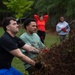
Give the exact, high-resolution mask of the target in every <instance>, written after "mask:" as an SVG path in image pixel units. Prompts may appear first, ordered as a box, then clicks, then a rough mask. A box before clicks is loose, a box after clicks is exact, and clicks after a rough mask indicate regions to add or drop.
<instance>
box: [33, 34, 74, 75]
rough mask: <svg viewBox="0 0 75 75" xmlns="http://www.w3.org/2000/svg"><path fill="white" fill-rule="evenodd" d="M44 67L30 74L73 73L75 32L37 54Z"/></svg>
mask: <svg viewBox="0 0 75 75" xmlns="http://www.w3.org/2000/svg"><path fill="white" fill-rule="evenodd" d="M37 60H39V61H41V62H42V63H43V64H44V66H45V68H44V69H40V70H37V69H35V71H34V72H33V73H32V75H75V34H74V33H73V34H72V35H70V37H69V39H68V40H66V41H63V42H62V43H60V44H59V45H53V46H52V47H51V48H50V49H49V50H48V51H47V52H46V53H44V54H40V55H39V56H37Z"/></svg>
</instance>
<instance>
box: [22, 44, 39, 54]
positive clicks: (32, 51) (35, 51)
mask: <svg viewBox="0 0 75 75" xmlns="http://www.w3.org/2000/svg"><path fill="white" fill-rule="evenodd" d="M23 49H24V50H26V51H28V52H31V53H39V50H38V49H36V48H35V47H32V46H30V45H27V44H26V45H24V46H23Z"/></svg>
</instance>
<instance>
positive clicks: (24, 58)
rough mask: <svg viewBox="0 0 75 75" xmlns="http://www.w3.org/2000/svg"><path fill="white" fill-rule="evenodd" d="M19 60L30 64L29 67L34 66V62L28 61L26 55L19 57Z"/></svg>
mask: <svg viewBox="0 0 75 75" xmlns="http://www.w3.org/2000/svg"><path fill="white" fill-rule="evenodd" d="M18 58H19V59H20V60H22V61H23V62H25V63H28V64H30V65H33V66H35V63H36V62H35V61H34V60H32V59H30V58H29V57H27V56H26V55H24V54H23V55H22V56H21V57H18Z"/></svg>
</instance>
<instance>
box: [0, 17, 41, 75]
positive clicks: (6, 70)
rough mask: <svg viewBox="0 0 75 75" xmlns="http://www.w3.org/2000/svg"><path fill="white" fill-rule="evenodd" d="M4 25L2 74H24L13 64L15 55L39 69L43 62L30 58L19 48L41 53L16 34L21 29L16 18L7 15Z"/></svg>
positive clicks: (0, 45) (0, 42) (0, 59)
mask: <svg viewBox="0 0 75 75" xmlns="http://www.w3.org/2000/svg"><path fill="white" fill-rule="evenodd" d="M2 26H3V29H4V31H5V33H4V34H3V35H2V36H1V37H0V75H23V74H22V73H21V72H19V71H18V70H16V69H15V68H14V67H12V66H11V63H12V59H13V58H14V56H15V57H17V58H19V59H20V60H21V61H23V62H26V63H28V64H30V65H32V66H34V67H35V68H37V69H38V70H39V69H40V68H41V67H42V64H41V63H39V62H35V61H34V60H32V59H30V58H29V57H27V56H26V55H24V54H23V53H22V52H21V50H20V49H19V48H23V49H25V50H26V51H27V52H30V53H39V50H38V49H36V48H34V47H33V46H30V45H27V44H26V43H24V42H23V41H22V40H21V39H20V38H18V37H17V36H15V35H16V34H17V33H18V31H19V29H18V28H19V25H18V24H17V22H16V19H14V18H13V17H7V18H5V19H4V20H3V22H2Z"/></svg>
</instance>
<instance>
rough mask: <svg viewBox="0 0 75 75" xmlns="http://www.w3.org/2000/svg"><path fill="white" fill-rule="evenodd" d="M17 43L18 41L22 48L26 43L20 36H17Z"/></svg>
mask: <svg viewBox="0 0 75 75" xmlns="http://www.w3.org/2000/svg"><path fill="white" fill-rule="evenodd" d="M16 40H17V43H18V47H19V48H21V47H23V46H24V45H25V44H26V43H25V42H24V41H23V40H22V39H20V38H19V37H16Z"/></svg>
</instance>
